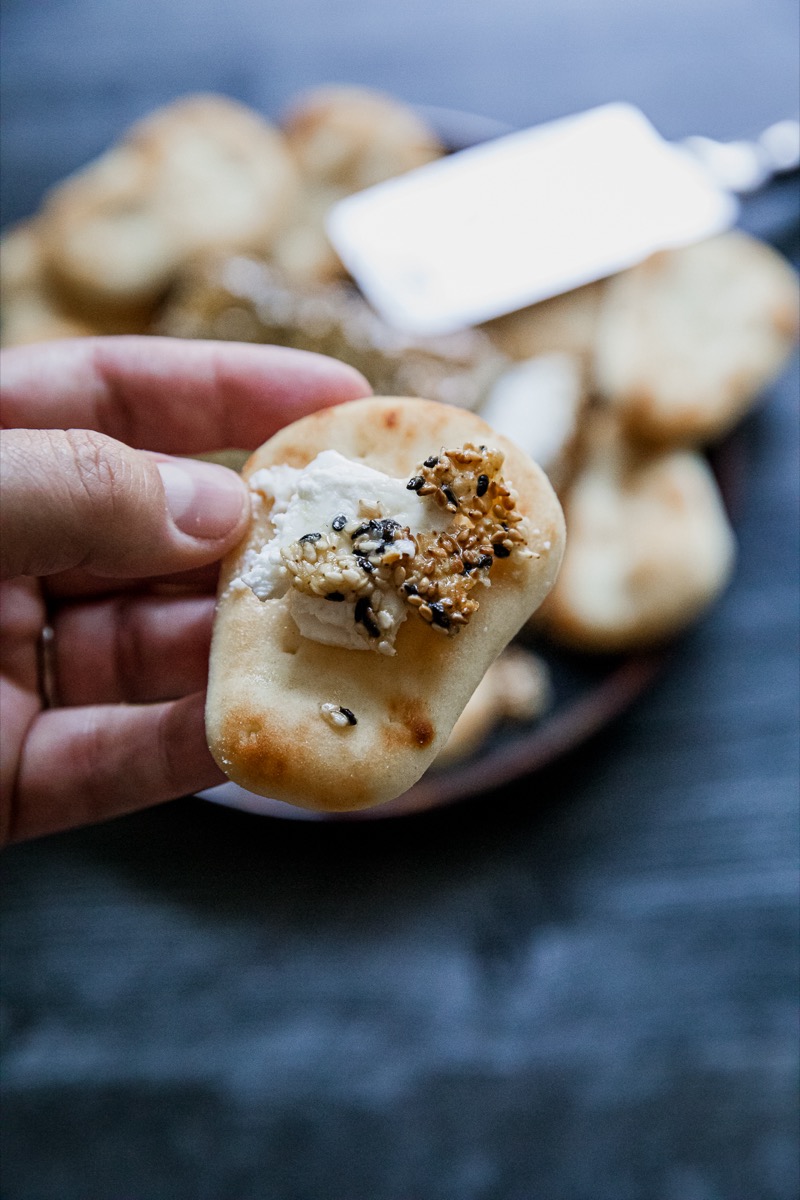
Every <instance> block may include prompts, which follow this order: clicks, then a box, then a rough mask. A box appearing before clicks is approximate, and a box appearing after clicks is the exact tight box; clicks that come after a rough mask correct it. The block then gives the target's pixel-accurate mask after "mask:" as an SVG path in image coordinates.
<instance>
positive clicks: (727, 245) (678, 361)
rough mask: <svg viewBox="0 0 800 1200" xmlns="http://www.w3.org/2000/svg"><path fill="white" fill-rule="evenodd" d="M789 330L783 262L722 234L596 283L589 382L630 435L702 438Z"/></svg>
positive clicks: (748, 401)
mask: <svg viewBox="0 0 800 1200" xmlns="http://www.w3.org/2000/svg"><path fill="white" fill-rule="evenodd" d="M799 330H800V294H799V293H798V284H797V276H796V275H795V272H794V270H793V269H792V267H791V266H790V265H789V263H788V262H787V261H786V260H785V259H784V258H782V257H781V255H780V254H778V253H777V251H775V250H773V249H772V248H771V247H770V246H767V245H766V244H765V243H764V242H759V241H757V240H756V239H755V238H751V237H748V236H747V234H744V233H740V232H738V231H737V232H732V233H725V234H722V235H720V236H719V237H715V238H711V239H709V240H708V241H704V242H698V243H696V244H695V245H691V246H684V247H682V248H680V249H677V250H665V251H663V252H661V253H659V254H656V255H653V257H652V258H650V259H648V260H647V261H646V262H643V263H641V264H640V265H639V266H637V267H633V268H631V269H630V270H629V271H623V272H621V273H620V274H619V275H615V276H614V277H613V278H611V279H609V280H608V281H607V282H606V284H605V287H604V291H603V293H602V302H601V304H600V316H599V321H598V326H597V335H596V347H595V362H594V372H595V381H596V384H597V388H598V390H599V392H600V394H601V395H602V396H604V397H605V398H606V399H607V401H608V403H609V404H611V405H612V406H613V407H614V408H615V410H616V411H617V412H618V413H619V414H620V417H621V419H622V420H623V422H624V423H625V426H626V428H627V430H628V432H629V433H630V434H631V435H632V436H633V437H634V438H637V439H640V440H642V441H646V442H651V443H655V444H660V445H696V444H698V443H699V444H702V443H705V442H710V441H714V440H716V439H717V438H719V437H721V436H722V435H723V434H724V433H726V432H727V431H728V430H729V429H731V428H732V426H733V425H735V424H736V422H737V421H739V420H740V419H741V418H742V417H743V416H744V414H745V412H746V411H747V410H748V409H749V408H750V406H751V405H752V403H753V402H754V401H755V400H756V398H757V397H758V395H759V393H760V392H761V391H762V390H763V388H764V387H766V385H767V384H768V383H769V382H770V380H771V379H772V378H773V377H774V376H775V375H777V373H778V371H779V370H780V368H781V367H782V366H783V364H784V362H785V360H786V357H787V356H788V354H789V352H790V350H791V348H792V346H793V345H794V344H795V342H796V341H797V336H798V331H799Z"/></svg>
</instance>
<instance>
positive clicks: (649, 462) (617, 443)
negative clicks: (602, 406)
mask: <svg viewBox="0 0 800 1200" xmlns="http://www.w3.org/2000/svg"><path fill="white" fill-rule="evenodd" d="M584 451H585V455H586V457H585V461H584V463H583V465H582V469H581V471H580V472H579V474H578V476H577V478H576V479H575V482H574V483H573V485H572V487H571V489H570V491H569V493H568V495H567V497H566V500H565V501H564V510H565V516H566V521H567V530H568V535H567V548H566V552H565V555H564V561H563V564H562V568H561V572H560V574H559V577H558V579H557V581H556V585H555V587H554V588H553V591H552V592H551V594H550V596H549V597H548V598H547V600H546V602H545V604H544V605H543V606H542V609H541V615H540V620H537V625H540V626H541V625H543V626H544V628H545V629H546V630H547V632H548V633H549V634H550V636H551V637H552V638H553V639H554V640H555V641H557V642H559V643H561V644H564V645H567V646H570V647H573V648H575V649H580V650H588V651H597V652H609V653H610V652H616V651H624V650H630V649H634V648H639V647H642V646H647V645H651V644H653V643H657V642H660V641H663V640H664V639H666V638H669V637H671V636H673V635H674V634H676V633H678V632H679V631H680V630H682V629H684V628H685V627H686V626H687V625H688V624H690V623H691V622H692V621H693V620H694V619H695V618H696V617H697V616H698V615H699V614H700V613H701V612H702V611H703V610H704V609H705V608H706V607H707V606H708V605H709V604H710V603H711V601H712V600H713V599H714V598H715V597H716V596H717V595H718V594H719V592H720V591H721V590H722V589H723V587H724V586H725V584H726V583H727V581H728V578H729V576H730V572H731V569H732V565H733V561H734V557H735V542H734V536H733V532H732V530H731V527H730V523H729V521H728V518H727V515H726V513H725V509H724V507H723V504H722V500H721V497H720V494H719V490H718V488H717V485H716V482H715V480H714V476H713V475H712V473H711V469H710V467H709V465H708V463H707V461H706V459H705V458H704V457H703V456H702V455H701V454H699V453H698V452H696V451H693V450H680V449H678V450H665V451H658V450H655V451H649V452H646V451H637V450H636V449H635V448H633V447H632V446H630V445H629V444H628V443H627V442H626V440H625V438H624V436H623V435H622V432H621V430H620V427H619V424H618V422H617V419H616V418H615V416H614V415H613V414H611V413H609V412H607V411H602V410H599V411H598V410H595V411H593V413H592V416H591V424H590V427H589V429H588V431H587V440H586V443H585V446H584Z"/></svg>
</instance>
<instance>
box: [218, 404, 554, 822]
mask: <svg viewBox="0 0 800 1200" xmlns="http://www.w3.org/2000/svg"><path fill="white" fill-rule="evenodd" d="M470 440H471V441H483V442H485V443H487V444H488V442H489V441H491V443H492V444H494V445H499V448H500V449H502V450H503V452H504V453H505V455H506V461H505V464H504V468H503V474H504V477H505V478H507V479H510V480H511V481H512V482H513V484H514V487H515V488H516V490H517V493H518V497H519V499H518V506H519V509H520V511H521V512H522V513H523V514H524V515H525V516H526V517H527V518H528V520H529V526H530V532H529V544H530V548H531V550H533V551H535V552H536V553H538V554H539V555H540V557H538V558H536V557H533V558H524V557H522V556H516V555H512V556H511V557H510V558H508V559H503V560H499V561H498V562H497V563H496V565H495V567H494V568H493V570H492V576H491V577H492V587H491V588H489V589H486V590H484V589H481V591H482V592H483V595H482V597H481V607H480V609H479V611H478V612H477V613H476V614H475V616H474V617H473V619H472V621H471V622H470V624H469V625H468V626H466V627H465V628H464V629H463V630H462V631H461V632H460V633H459V634H458V635H457V636H455V637H441V636H440V635H437V633H436V632H435V631H433V630H432V629H431V628H430V626H429V625H426V624H425V623H423V622H422V621H420V620H418V619H416V618H415V617H414V616H413V614H412V615H411V616H410V617H409V619H408V620H407V621H406V622H405V623H404V624H403V625H402V626H401V628H400V630H399V632H398V636H397V643H396V649H397V653H396V655H395V656H394V657H392V658H388V657H384V656H383V655H375V654H372V653H369V652H365V651H354V650H347V649H343V648H341V647H336V646H324V645H320V644H318V643H316V642H312V641H309V640H308V639H306V638H303V637H301V636H300V634H299V632H298V630H297V628H296V627H295V625H294V622H293V620H292V618H291V617H290V615H289V613H288V610H287V606H286V601H285V599H280V600H268V601H265V602H261V601H259V600H257V599H256V597H255V596H254V595H253V593H252V592H250V591H249V589H244V588H229V584H230V583H231V581H232V580H233V579H235V578H237V577H238V576H239V575H240V573H241V570H242V566H243V561H244V556H245V554H246V552H247V550H248V549H249V548H251V547H253V548H260V546H261V545H262V544H263V542H264V540H265V538H266V537H267V536H269V529H270V523H269V517H268V515H267V516H266V517H264V518H263V519H261V520H256V521H254V523H253V529H252V530H251V533H250V535H249V536H248V537H247V538H246V539H245V541H244V542H243V543H242V544H241V545H240V546H239V547H238V548H237V550H236V551H234V552H233V553H232V554H231V555H230V556H229V557H228V559H227V560H226V561H225V563H224V565H223V572H222V578H221V588H220V601H219V610H218V615H217V620H216V624H215V631H214V642H213V646H212V655H211V675H210V681H209V692H208V706H207V732H208V737H209V745H210V746H211V750H212V753H213V754H214V756H215V758H216V760H217V762H218V763H219V764H220V766H221V767H222V769H223V770H224V771H226V773H228V774H229V775H230V777H231V778H232V779H234V780H235V781H236V782H237V783H239V784H241V785H242V786H244V787H246V788H248V789H249V790H251V791H254V792H257V793H259V794H261V795H269V796H273V797H275V798H277V799H281V800H288V801H289V802H291V803H295V804H299V805H301V806H304V807H309V808H321V809H330V810H344V809H351V808H360V807H366V806H369V805H372V804H377V803H380V802H381V801H385V800H389V799H391V798H392V797H394V796H397V795H399V794H400V793H401V792H403V791H405V790H406V789H407V788H408V787H410V786H411V785H412V783H414V782H415V781H416V779H418V778H419V776H420V775H421V774H422V773H423V772H424V770H425V769H426V768H427V766H428V765H429V764H430V763H431V762H432V761H433V759H434V757H435V756H436V753H437V752H438V750H439V749H440V747H441V746H442V745H443V744H444V742H445V740H446V739H447V736H448V734H449V732H450V730H451V728H452V726H453V724H454V723H455V720H456V718H457V716H458V714H459V712H460V711H461V709H462V708H463V706H464V704H465V703H466V701H467V699H468V698H469V696H470V694H471V693H472V691H473V690H474V688H475V686H476V684H477V682H478V680H479V679H480V677H481V676H482V674H483V673H484V671H485V670H486V668H487V667H488V666H489V664H490V663H491V662H492V661H493V659H494V658H495V657H496V655H497V654H498V653H499V651H500V650H501V649H502V647H503V646H504V645H505V644H506V643H507V642H508V641H510V639H511V638H512V637H513V636H514V634H515V633H516V632H517V630H518V629H519V628H520V626H521V625H522V624H523V623H524V622H525V620H526V619H527V618H528V616H529V615H530V613H531V612H532V611H533V609H534V608H536V607H537V606H538V604H539V603H540V602H541V600H542V598H543V596H544V595H545V594H546V592H547V591H548V590H549V588H550V586H551V585H552V582H553V579H554V578H555V574H556V572H557V570H558V566H559V563H560V559H561V553H562V547H563V540H564V527H563V517H562V514H561V510H560V507H559V505H558V502H557V500H556V498H555V495H554V493H553V491H552V488H551V487H550V485H549V483H548V482H547V479H546V477H545V476H544V474H543V472H542V471H540V470H539V468H538V467H536V466H535V465H534V464H533V463H531V462H530V460H529V459H528V458H527V457H526V456H525V455H523V454H522V453H521V452H520V451H519V450H517V448H516V447H515V446H514V445H513V444H512V443H511V442H508V441H507V440H506V439H504V438H500V437H498V436H497V435H495V434H494V433H493V431H492V430H491V429H490V428H489V427H488V426H487V425H486V424H485V422H483V421H482V420H481V419H480V418H479V417H476V416H475V415H474V414H471V413H466V412H464V411H462V410H459V409H455V408H450V407H448V406H445V405H439V404H436V403H433V402H431V401H426V400H408V399H393V398H375V399H370V400H361V401H355V402H353V403H351V404H347V405H342V406H340V407H338V408H332V409H325V410H323V411H321V412H319V413H315V414H314V415H313V416H310V417H306V418H305V419H304V420H302V421H298V422H297V423H296V424H294V425H292V426H289V427H288V428H286V429H284V430H282V431H281V432H280V433H278V434H277V435H276V436H275V437H274V438H273V439H272V440H271V441H270V442H268V443H267V444H266V445H265V446H262V447H261V449H260V450H258V451H256V453H255V454H254V455H253V456H252V458H251V459H250V460H249V462H248V463H247V465H246V467H245V472H244V473H245V476H249V475H251V474H252V473H253V472H254V471H256V470H258V469H260V468H262V467H267V466H270V465H274V464H276V463H287V464H289V465H291V466H295V467H303V466H306V465H307V464H308V463H309V462H310V461H311V460H312V459H313V458H314V457H316V455H317V454H318V453H319V452H320V451H321V450H323V449H335V450H338V451H339V452H340V453H341V454H343V455H345V456H346V457H348V458H352V459H360V460H362V461H364V462H366V463H367V464H368V465H369V466H371V467H374V468H376V469H377V470H380V471H384V472H386V473H387V474H390V475H394V476H396V477H402V476H405V475H409V474H410V473H411V472H412V471H413V470H414V468H415V467H416V465H417V464H418V463H419V462H420V461H421V460H422V459H424V458H425V457H426V456H427V455H428V454H430V453H431V452H436V451H438V450H440V449H441V447H443V446H453V445H458V444H461V443H463V442H465V441H470ZM548 543H549V545H548ZM324 703H333V704H336V705H342V706H344V707H346V708H348V709H350V711H351V712H352V713H354V714H355V716H356V718H357V722H358V723H357V725H355V726H352V727H346V728H343V729H342V728H336V727H332V726H331V725H329V724H328V723H327V722H326V721H324V720H323V719H322V718H321V716H320V705H321V704H324Z"/></svg>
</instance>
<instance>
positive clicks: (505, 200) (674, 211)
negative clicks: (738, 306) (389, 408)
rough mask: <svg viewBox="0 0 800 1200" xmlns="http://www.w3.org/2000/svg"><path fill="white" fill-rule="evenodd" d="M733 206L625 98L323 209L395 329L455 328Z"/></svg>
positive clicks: (650, 249)
mask: <svg viewBox="0 0 800 1200" xmlns="http://www.w3.org/2000/svg"><path fill="white" fill-rule="evenodd" d="M737 211H738V207H737V204H736V201H735V200H734V199H733V197H731V196H730V195H729V194H728V193H727V192H724V191H722V190H721V189H720V188H719V187H718V186H717V185H716V184H715V183H714V182H713V181H712V180H711V178H710V176H709V175H708V174H707V173H706V171H705V170H704V168H703V167H701V166H700V164H699V163H698V162H696V161H695V159H694V158H693V157H692V156H691V155H690V154H689V152H688V151H686V150H683V149H681V148H680V147H678V146H674V145H671V144H669V143H668V142H666V141H664V140H663V138H661V137H660V135H659V134H658V133H657V132H656V130H655V129H654V128H653V126H652V125H651V124H650V123H649V122H648V121H647V119H646V118H645V117H644V115H643V114H642V113H641V112H640V111H639V110H638V109H636V108H634V107H633V106H631V105H629V104H622V103H620V104H608V105H604V106H602V107H601V108H595V109H592V110H590V111H589V112H586V113H581V114H578V115H577V116H572V117H565V118H562V119H560V120H558V121H553V122H550V123H549V124H546V125H539V126H536V127H534V128H533V129H527V130H524V131H522V132H520V133H514V134H510V135H508V136H506V137H502V138H498V139H496V140H495V141H491V142H486V143H483V144H481V145H479V146H476V147H473V148H471V149H469V150H462V151H461V152H459V153H458V154H453V155H451V156H449V157H447V158H443V159H440V160H439V161H437V162H434V163H431V164H429V165H428V166H425V167H421V168H419V169H418V170H416V171H412V172H410V173H409V174H407V175H402V176H400V177H399V178H397V179H392V180H389V181H388V182H386V183H382V184H378V185H377V187H372V188H369V189H367V190H366V191H364V192H359V193H357V194H356V195H353V196H350V197H348V198H347V199H345V200H342V201H340V202H339V203H338V204H336V205H334V207H333V208H332V209H331V211H330V213H329V216H328V233H329V236H330V238H331V241H332V242H333V245H334V246H335V248H336V250H337V252H338V254H339V255H340V257H341V259H342V261H343V262H344V264H345V266H346V267H347V269H348V270H349V271H350V273H351V274H352V275H353V277H354V278H355V280H356V282H357V283H358V284H359V286H360V287H361V289H362V291H363V292H364V294H365V295H366V296H367V298H368V299H369V300H370V302H371V303H372V304H373V305H374V306H375V308H376V309H377V310H378V311H379V312H380V313H381V315H382V316H383V317H384V318H385V319H386V320H387V321H389V322H390V323H391V324H392V325H394V326H396V327H397V328H400V329H403V330H407V331H408V332H411V333H415V334H423V335H426V334H430V335H433V334H439V333H447V332H452V331H454V330H456V329H461V328H464V327H466V326H468V325H473V324H476V323H477V322H479V321H484V320H487V319H489V318H490V317H495V316H499V315H500V314H502V313H505V312H511V311H513V310H514V309H517V308H521V307H523V306H524V305H527V304H532V303H535V302H536V301H537V300H544V299H546V298H547V297H549V296H554V295H558V294H559V293H560V292H565V291H568V290H570V289H571V288H574V287H578V286H580V285H581V284H584V283H589V282H591V281H592V280H594V279H600V278H602V277H603V276H605V275H610V274H613V273H614V272H616V271H620V270H622V269H624V268H625V267H629V266H632V265H633V264H634V263H637V262H640V261H641V260H642V259H644V258H646V257H647V256H648V255H650V254H652V253H654V252H655V251H656V250H659V249H663V248H665V247H669V246H677V245H684V244H687V243H689V242H693V241H699V240H700V239H701V238H704V237H710V236H711V235H712V234H715V233H719V232H721V231H722V230H723V229H726V228H728V227H729V226H730V225H732V224H733V222H734V221H735V219H736V215H737Z"/></svg>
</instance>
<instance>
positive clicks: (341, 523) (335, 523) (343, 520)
mask: <svg viewBox="0 0 800 1200" xmlns="http://www.w3.org/2000/svg"><path fill="white" fill-rule="evenodd" d="M346 524H347V517H346V516H345V514H344V513H339V514H338V516H335V517H334V518H333V520H332V521H331V529H335V530H336V532H337V533H339V532H340V531H341V530H342V529H344V527H345V525H346Z"/></svg>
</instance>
